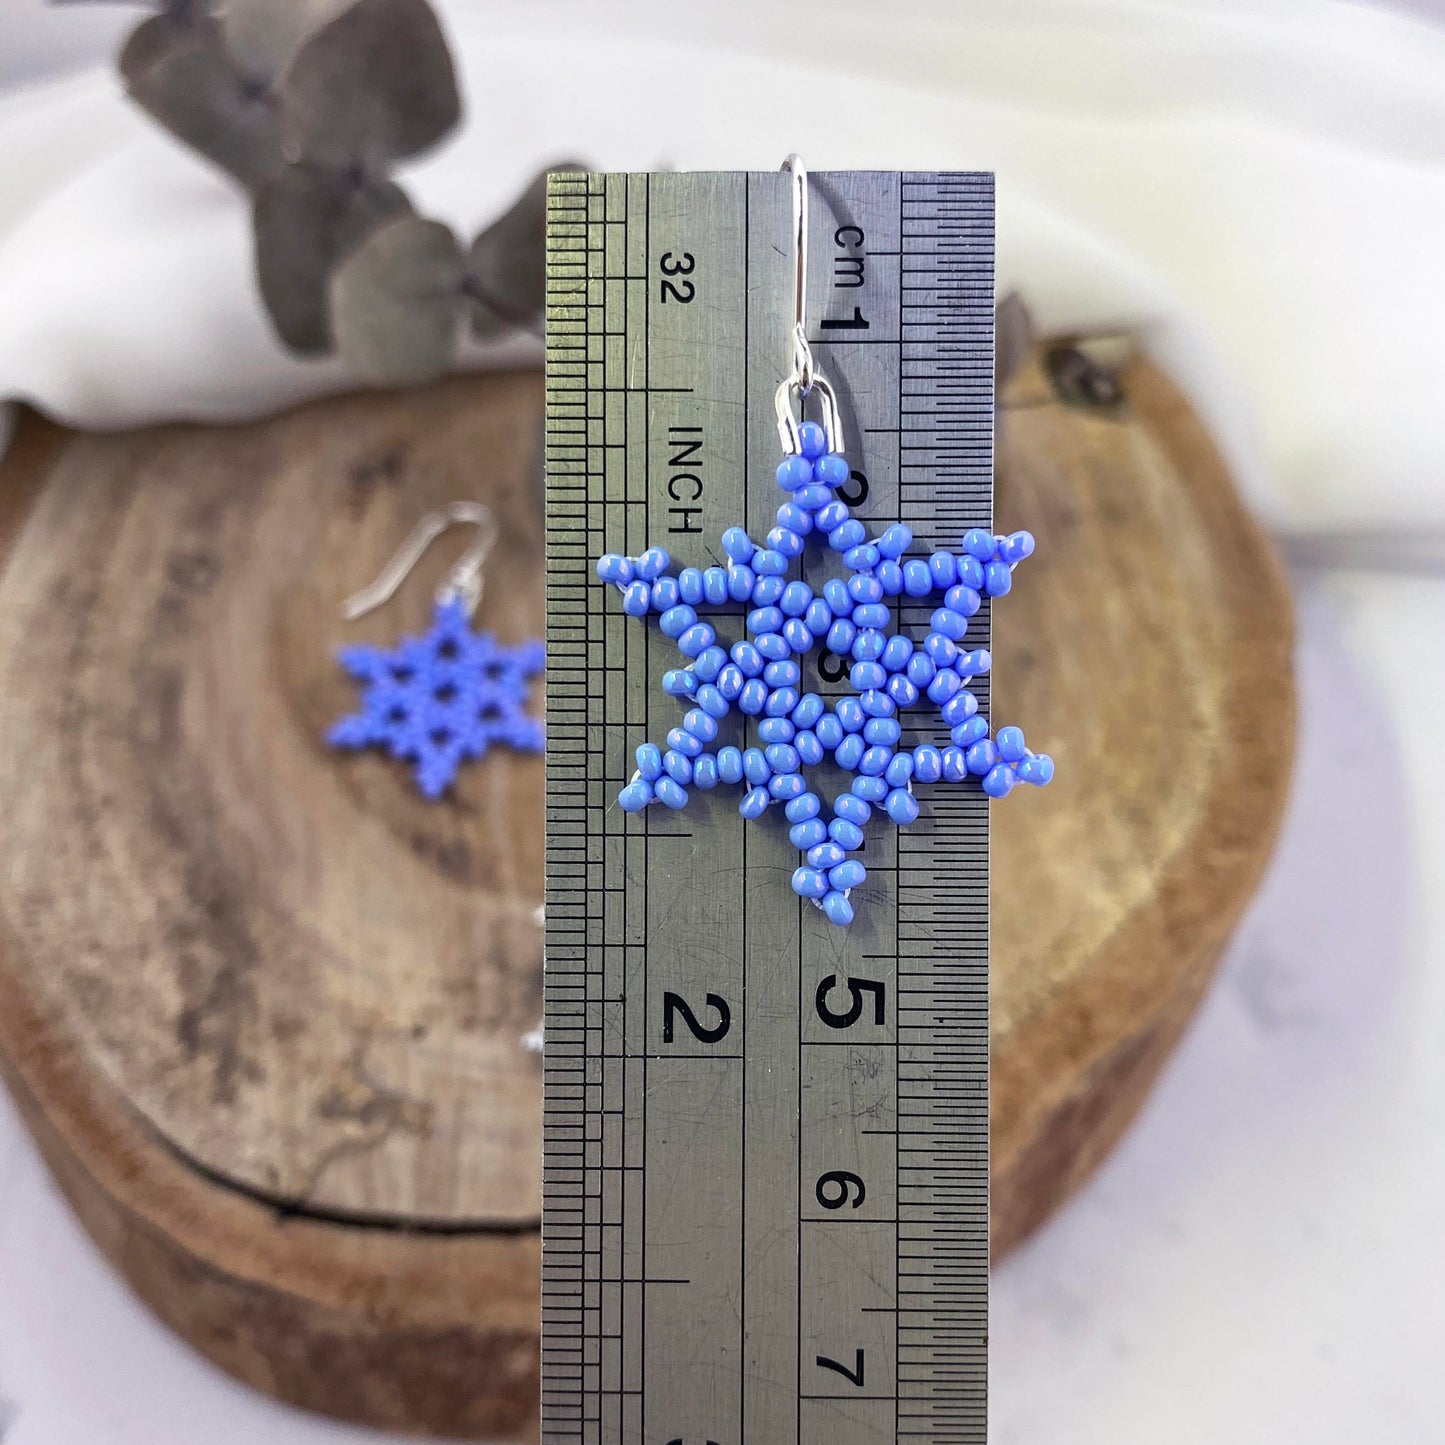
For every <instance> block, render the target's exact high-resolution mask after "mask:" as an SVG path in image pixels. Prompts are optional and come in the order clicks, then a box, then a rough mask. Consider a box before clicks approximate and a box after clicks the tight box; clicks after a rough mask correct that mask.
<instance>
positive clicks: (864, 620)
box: [853, 602, 889, 627]
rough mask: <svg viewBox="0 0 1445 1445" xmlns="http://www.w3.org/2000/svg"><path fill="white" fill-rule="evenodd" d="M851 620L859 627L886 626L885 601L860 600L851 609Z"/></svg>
mask: <svg viewBox="0 0 1445 1445" xmlns="http://www.w3.org/2000/svg"><path fill="white" fill-rule="evenodd" d="M853 621H854V622H855V623H856V624H857V625H858V626H859V627H887V626H888V621H889V618H888V604H887V603H886V602H860V603H859V604H858V606H857V607H855V608H854V609H853Z"/></svg>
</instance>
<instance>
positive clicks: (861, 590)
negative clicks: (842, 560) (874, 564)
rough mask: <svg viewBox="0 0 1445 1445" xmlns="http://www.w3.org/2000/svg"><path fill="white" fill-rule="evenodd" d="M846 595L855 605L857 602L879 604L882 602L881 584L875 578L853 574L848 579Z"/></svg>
mask: <svg viewBox="0 0 1445 1445" xmlns="http://www.w3.org/2000/svg"><path fill="white" fill-rule="evenodd" d="M848 595H849V596H850V597H851V598H852V599H853V602H854V604H855V605H856V604H857V603H859V602H881V601H882V600H883V584H882V583H881V582H879V580H878V579H877V578H876V577H869V576H865V575H864V574H862V573H854V575H853V576H851V577H850V578H849V579H848Z"/></svg>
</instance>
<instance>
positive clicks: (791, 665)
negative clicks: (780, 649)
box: [763, 657, 803, 687]
mask: <svg viewBox="0 0 1445 1445" xmlns="http://www.w3.org/2000/svg"><path fill="white" fill-rule="evenodd" d="M802 676H803V670H802V668H800V667H799V666H798V664H797V663H796V662H794V661H793V659H792V658H791V657H789V658H785V659H784V660H783V661H781V662H770V663H769V664H768V665H767V666H766V667H765V668H764V669H763V681H764V682H765V683H767V685H768V686H769V687H796V686H797V685H798V683H799V681H801V679H802Z"/></svg>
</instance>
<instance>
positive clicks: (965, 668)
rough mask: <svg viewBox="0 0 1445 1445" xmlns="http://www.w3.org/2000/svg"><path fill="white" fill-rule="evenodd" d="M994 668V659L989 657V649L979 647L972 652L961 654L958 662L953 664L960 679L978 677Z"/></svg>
mask: <svg viewBox="0 0 1445 1445" xmlns="http://www.w3.org/2000/svg"><path fill="white" fill-rule="evenodd" d="M992 666H993V658H991V657H990V656H989V655H988V650H987V648H983V647H977V648H975V649H974V650H973V651H972V652H961V653H959V655H958V660H957V661H956V662H955V663H954V664H953V668H954V671H955V672H957V673H958V675H959V676H960V677H978V676H979V674H980V673H985V672H987V671H988V670H989V668H990V667H992Z"/></svg>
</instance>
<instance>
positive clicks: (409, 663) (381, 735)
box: [326, 502, 545, 798]
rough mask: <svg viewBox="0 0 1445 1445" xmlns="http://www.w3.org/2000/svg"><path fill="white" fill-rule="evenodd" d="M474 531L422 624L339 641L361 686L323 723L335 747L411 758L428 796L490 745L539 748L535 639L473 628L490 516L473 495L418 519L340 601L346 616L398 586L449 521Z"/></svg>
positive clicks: (539, 657)
mask: <svg viewBox="0 0 1445 1445" xmlns="http://www.w3.org/2000/svg"><path fill="white" fill-rule="evenodd" d="M462 523H464V524H467V525H470V526H474V527H476V528H477V529H478V531H477V537H476V540H475V541H474V542H473V543H472V545H471V546H470V547H469V548H468V549H467V550H466V552H464V553H463V554H462V556H461V558H460V559H459V560H458V562H457V564H456V566H454V567H453V568H452V569H451V571H450V572H449V573H448V574H447V575H446V577H445V578H444V579H443V581H442V584H441V586H440V587H438V588H437V591H436V605H435V610H434V611H433V613H432V625H431V630H430V631H429V632H428V633H427V634H426V635H425V636H424V637H404V638H402V640H401V642H400V643H398V644H397V646H396V647H394V648H392V649H390V650H387V649H385V648H380V647H368V646H360V647H343V648H341V649H340V651H339V652H338V654H337V658H338V660H339V661H340V663H341V665H342V667H344V668H345V669H346V671H347V672H349V673H350V674H351V675H352V676H353V677H354V678H356V679H357V680H358V681H359V682H360V683H361V684H362V695H361V708H360V710H359V711H357V712H354V713H350V714H348V715H347V716H346V717H343V718H341V719H340V721H338V722H336V723H335V724H333V725H332V727H331V729H330V731H329V732H328V733H327V734H326V741H327V742H328V743H330V744H331V746H332V747H334V748H372V747H374V748H382V749H384V750H385V751H387V752H389V753H390V754H391V755H392V757H394V758H399V759H402V760H403V761H405V762H408V763H411V764H412V765H413V769H414V772H415V776H416V785H417V787H418V788H419V789H420V790H421V792H422V793H423V794H424V795H425V796H426V797H428V798H437V797H440V796H441V795H442V793H444V792H445V791H446V790H447V788H448V787H450V786H451V783H452V780H453V779H454V778H455V777H456V775H457V770H458V768H460V767H461V765H462V764H463V763H464V762H467V761H469V760H471V759H473V758H480V757H481V756H482V755H483V754H484V753H486V752H487V750H488V749H489V748H491V747H494V746H496V745H497V744H499V743H500V744H502V745H504V746H506V747H511V748H518V749H520V750H522V751H523V752H531V753H539V752H541V751H542V743H543V731H542V724H541V723H540V722H538V721H537V719H536V718H533V717H530V716H528V714H527V711H526V707H527V698H528V692H529V687H528V684H529V682H530V680H531V679H532V678H534V677H535V676H536V675H537V674H538V673H539V672H541V671H542V667H543V663H544V659H545V653H544V648H543V644H542V641H541V639H540V638H534V639H531V640H529V641H527V642H523V643H521V644H520V645H519V646H517V647H503V646H502V645H501V644H499V643H498V642H497V640H496V639H495V638H494V637H493V636H492V635H491V634H490V633H488V632H474V631H473V630H472V626H471V619H472V615H473V613H475V611H476V609H477V603H478V602H480V601H481V597H482V564H483V563H484V562H485V561H486V558H487V554H488V553H489V552H490V551H491V549H492V546H493V544H494V543H495V541H496V539H497V529H496V524H495V522H494V521H493V519H492V514H491V513H490V512H489V511H488V510H487V509H486V508H485V507H483V506H482V505H481V504H480V503H477V502H454V503H453V504H452V505H451V506H450V507H448V508H447V510H446V511H445V512H431V513H428V515H426V516H425V517H423V518H422V519H421V521H420V522H418V523H417V525H416V528H415V530H414V531H413V532H412V534H411V536H410V537H408V538H407V540H406V541H405V542H404V543H402V546H401V550H400V551H399V552H397V554H396V556H395V557H393V558H392V559H391V561H390V562H388V563H387V565H386V568H385V570H384V571H383V572H382V574H381V576H380V577H378V578H377V579H376V581H375V582H373V583H372V584H371V586H369V587H365V588H363V589H362V590H361V591H360V592H358V593H356V594H355V595H354V596H352V597H348V598H347V599H346V601H345V603H344V604H343V605H342V609H341V611H342V616H343V617H345V618H346V620H347V621H348V622H352V621H355V620H356V619H357V618H358V617H363V616H365V615H366V613H368V612H371V611H372V610H373V609H375V608H377V607H380V606H381V605H382V604H383V603H384V602H386V601H387V600H388V599H389V598H390V597H391V596H392V594H393V593H395V591H396V589H397V588H398V587H400V586H401V584H402V582H403V581H404V580H405V579H406V577H407V575H408V573H410V571H411V569H412V568H413V567H415V566H416V564H417V562H418V561H419V560H420V558H421V555H422V553H423V552H425V551H426V549H427V548H428V547H429V546H430V545H431V543H432V542H433V541H434V540H435V539H436V538H437V537H439V536H441V534H442V533H443V532H445V531H446V530H447V528H448V527H451V526H454V525H457V524H462Z"/></svg>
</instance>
